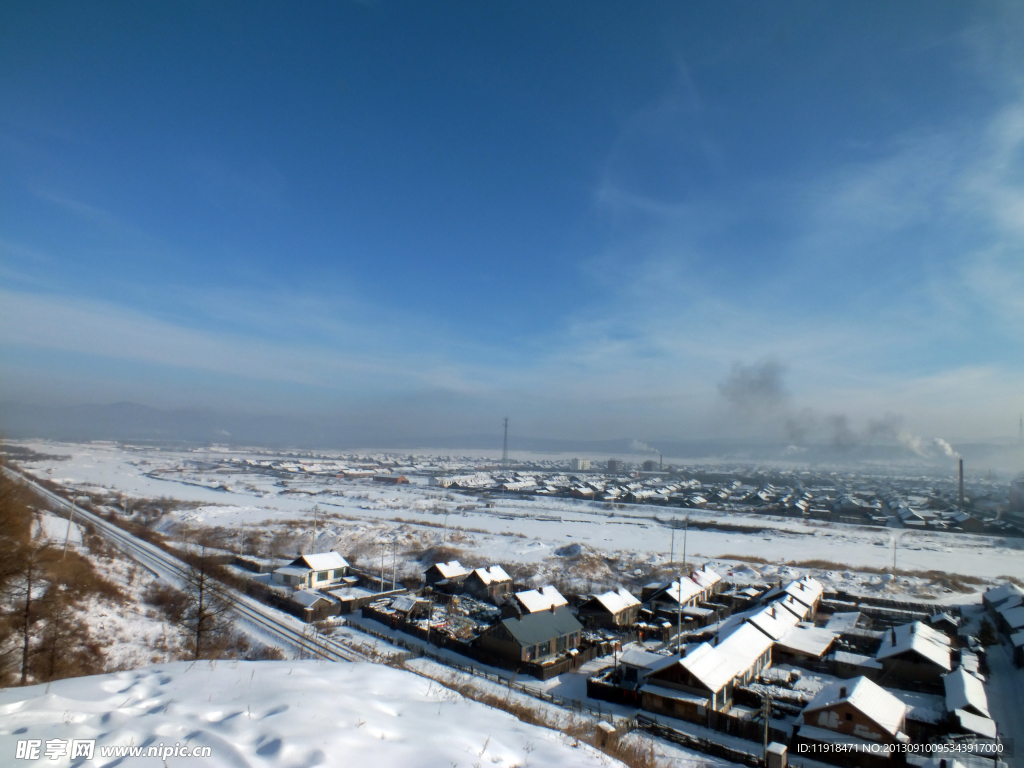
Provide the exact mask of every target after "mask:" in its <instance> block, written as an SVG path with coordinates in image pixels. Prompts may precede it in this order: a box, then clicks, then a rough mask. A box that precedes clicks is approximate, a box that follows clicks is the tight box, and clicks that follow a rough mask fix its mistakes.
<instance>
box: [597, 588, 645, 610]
mask: <svg viewBox="0 0 1024 768" xmlns="http://www.w3.org/2000/svg"><path fill="white" fill-rule="evenodd" d="M594 599H595V600H597V601H598V602H599V603H601V605H603V606H604V607H605V608H606V609H607V611H608V612H609V613H620V612H621V611H624V610H626V609H627V608H632V607H634V606H637V605H640V601H639V600H637V599H636V598H635V597H634V596H633V595H631V594H630V593H629V591H628V590H626V589H625V588H624V587H619V588H618V589H615V590H612V591H610V592H605V593H604V594H601V595H594Z"/></svg>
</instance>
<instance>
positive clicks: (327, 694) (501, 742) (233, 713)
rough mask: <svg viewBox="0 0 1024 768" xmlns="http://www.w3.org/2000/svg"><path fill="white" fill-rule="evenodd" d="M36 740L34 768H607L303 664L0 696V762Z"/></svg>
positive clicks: (513, 722) (585, 749)
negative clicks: (166, 751) (79, 756)
mask: <svg viewBox="0 0 1024 768" xmlns="http://www.w3.org/2000/svg"><path fill="white" fill-rule="evenodd" d="M28 739H38V740H40V741H41V744H42V750H44V751H43V752H42V753H41V754H40V757H39V760H38V761H37V764H39V765H48V766H53V767H54V768H61V767H62V766H68V765H82V766H83V768H91V766H93V765H95V766H103V765H114V764H117V765H121V766H126V767H128V768H131V767H133V766H139V767H140V768H142V767H146V766H153V768H157V767H159V768H163V766H164V765H165V762H164V759H161V758H160V757H155V756H154V757H146V756H143V757H116V756H113V755H110V756H106V757H103V756H101V754H102V751H103V748H105V747H107V748H109V747H118V746H121V747H123V746H136V747H143V748H146V749H148V748H149V747H150V746H159V745H164V746H167V747H173V746H174V745H176V744H181V745H185V744H186V743H187V744H188V746H189V747H190V748H194V747H196V746H209V747H210V752H211V755H210V756H209V757H181V756H180V755H179V756H173V755H172V756H169V757H167V758H166V766H168V768H179V767H184V766H197V767H198V766H202V767H203V768H250V767H251V768H276V767H278V766H279V767H280V768H285V766H287V767H288V768H313V766H327V767H329V766H339V767H340V766H345V767H346V768H356V767H357V766H371V767H372V768H388V767H389V766H394V768H419V767H422V768H426V767H427V766H443V768H451V767H452V766H465V768H471V766H475V765H480V766H494V767H495V768H511V766H531V768H542V767H543V766H550V767H551V768H555V767H556V766H568V765H572V766H589V765H593V766H611V765H621V763H618V762H617V761H614V760H612V759H611V758H609V757H608V756H606V755H603V754H601V753H600V752H598V751H597V750H595V749H593V748H592V747H589V746H587V745H585V744H579V745H577V746H574V745H573V742H572V740H571V739H568V738H567V737H566V736H564V735H562V734H560V733H557V732H555V731H552V730H548V729H546V728H541V727H538V726H532V725H527V724H525V723H522V722H520V721H519V720H517V719H516V718H514V717H513V716H512V715H509V714H507V713H505V712H502V711H499V710H496V709H492V708H490V707H487V706H485V705H483V704H479V703H477V702H474V701H470V700H468V699H466V698H464V697H462V696H460V695H459V694H457V693H455V692H453V691H451V690H449V689H447V688H444V687H442V686H439V685H438V684H437V683H434V682H432V681H430V680H426V679H424V678H421V677H418V676H416V675H414V674H412V673H411V672H405V671H402V670H397V669H392V668H388V667H382V666H377V665H372V664H361V663H355V664H347V663H346V664H331V663H322V662H315V661H261V662H233V661H220V662H196V663H189V662H177V663H173V664H162V665H158V666H153V667H144V668H142V669H137V670H134V671H131V672H119V673H115V674H110V675H98V676H95V677H82V678H74V679H69V680H60V681H58V682H54V683H51V684H49V685H36V686H31V687H26V688H8V689H4V690H0V755H2V756H3V757H2V759H0V762H3V763H4V764H13V763H14V762H18V763H22V764H24V765H30V764H32V763H30V762H29V761H20V760H18V761H16V760H15V759H14V758H15V754H16V750H17V744H18V741H20V740H28ZM53 739H58V740H65V741H70V740H72V739H95V740H96V746H95V754H94V759H93V761H91V762H85V763H82V761H81V760H74V761H72V760H71V758H70V756H62V757H59V758H58V759H55V760H51V759H48V757H47V756H46V753H45V749H46V742H47V741H48V740H53Z"/></svg>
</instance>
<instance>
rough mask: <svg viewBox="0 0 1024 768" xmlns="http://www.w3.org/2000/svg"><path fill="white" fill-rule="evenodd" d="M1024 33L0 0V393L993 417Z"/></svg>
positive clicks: (840, 424)
mask: <svg viewBox="0 0 1024 768" xmlns="http://www.w3.org/2000/svg"><path fill="white" fill-rule="evenodd" d="M1021 39H1024V6H1021V5H1020V4H1019V3H1012V2H1004V3H986V4H967V3H955V2H927V3H925V2H923V1H918V2H908V3H900V4H895V5H894V4H888V3H881V2H873V3H862V4H858V5H856V6H853V5H849V6H842V5H836V4H828V5H815V4H808V3H796V2H781V3H773V4H770V5H734V4H721V3H711V2H697V3H687V4H677V3H650V4H644V5H642V6H629V7H626V6H623V5H622V4H617V3H607V2H596V3H561V4H557V5H555V6H551V5H549V4H541V3H518V4H493V3H488V4H480V3H468V2H451V3H445V4H423V3H407V2H390V1H389V0H379V1H378V2H368V3H335V2H308V3H302V4H301V5H281V4H273V3H245V4H243V3H236V2H224V3H217V4H212V5H211V4H203V3H195V2H175V3H145V4H138V3H130V2H106V3H103V4H59V3H49V2H39V3H31V4H11V3H8V4H5V5H4V6H3V7H0V103H2V104H3V105H4V108H3V110H0V402H7V403H23V404H33V405H41V406H64V405H74V404H88V403H113V402H120V401H130V402H134V403H140V404H143V405H146V406H151V407H155V408H161V409H198V410H208V411H212V412H219V413H232V414H248V415H250V416H252V417H254V418H255V417H265V416H273V417H275V418H294V419H298V420H309V419H321V418H329V419H337V420H338V423H344V424H348V425H352V426H353V428H354V429H362V430H367V431H372V430H378V431H379V433H380V434H381V435H387V436H399V437H400V436H405V437H415V436H420V435H430V434H434V435H459V434H479V433H494V432H496V431H497V430H498V428H499V424H500V418H501V417H502V416H505V415H510V416H512V418H513V420H514V423H515V426H516V431H517V432H518V434H521V435H532V436H543V437H550V438H566V439H579V440H588V439H594V440H596V439H609V438H619V437H633V436H635V437H639V438H642V439H647V440H657V439H674V440H682V439H690V438H693V439H698V438H710V437H722V436H724V437H737V438H744V439H763V440H779V441H793V442H797V443H802V442H815V441H818V442H822V441H824V442H828V441H833V442H835V441H837V440H842V439H879V440H890V441H894V440H913V439H918V436H922V435H923V436H926V439H931V438H932V437H940V436H942V437H946V438H948V439H950V440H978V439H982V440H983V439H990V438H1014V437H1016V435H1017V425H1018V415H1019V414H1020V413H1021V412H1022V411H1024V155H1022V148H1024V48H1022V47H1021V46H1020V40H1021ZM0 422H2V414H0ZM0 427H2V423H0ZM388 439H391V438H388Z"/></svg>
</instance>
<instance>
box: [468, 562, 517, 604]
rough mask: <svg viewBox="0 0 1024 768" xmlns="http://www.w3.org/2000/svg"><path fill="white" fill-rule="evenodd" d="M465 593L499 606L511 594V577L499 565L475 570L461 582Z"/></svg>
mask: <svg viewBox="0 0 1024 768" xmlns="http://www.w3.org/2000/svg"><path fill="white" fill-rule="evenodd" d="M462 586H463V588H464V589H465V591H466V592H468V593H469V594H471V595H472V596H473V597H475V598H476V599H477V600H485V601H487V602H489V603H494V604H495V605H500V604H501V603H502V602H504V600H505V598H506V597H508V595H510V594H511V593H512V577H511V576H509V575H508V574H507V573H505V569H504V568H502V567H501V566H500V565H492V566H491V567H490V568H476V569H475V570H473V571H472V572H471V573H470V574H469V575H468V576H466V578H465V580H463V582H462Z"/></svg>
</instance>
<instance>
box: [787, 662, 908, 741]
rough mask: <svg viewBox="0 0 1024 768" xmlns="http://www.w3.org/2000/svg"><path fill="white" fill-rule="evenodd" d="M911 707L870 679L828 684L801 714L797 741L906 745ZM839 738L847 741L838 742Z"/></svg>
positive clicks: (859, 678) (862, 678)
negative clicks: (908, 707)
mask: <svg viewBox="0 0 1024 768" xmlns="http://www.w3.org/2000/svg"><path fill="white" fill-rule="evenodd" d="M906 717H907V706H906V704H904V703H903V702H902V701H900V700H899V699H898V698H896V697H895V696H893V695H892V694H891V693H889V692H888V691H886V690H885V689H884V688H882V687H881V686H879V685H877V684H876V683H873V682H871V681H870V680H868V679H867V678H866V677H858V678H856V679H854V680H842V681H838V682H833V683H828V684H827V685H825V686H824V687H823V688H822V689H821V690H820V691H819V692H818V694H817V695H816V696H815V697H814V699H813V700H812V701H811V703H810V704H808V705H807V706H806V707H804V710H803V712H801V713H800V717H799V719H798V723H800V728H799V730H798V731H797V738H799V739H802V740H806V741H811V742H819V743H822V742H823V743H835V742H847V743H856V741H851V739H852V740H860V741H863V742H870V743H874V744H880V743H889V744H895V743H897V742H906V741H908V737H907V735H906V733H905V732H904V731H905V726H906ZM836 734H840V735H841V736H844V737H846V738H845V739H837V738H836Z"/></svg>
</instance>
